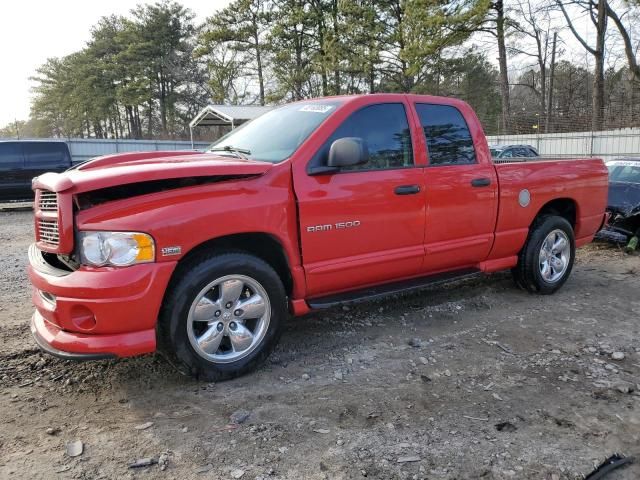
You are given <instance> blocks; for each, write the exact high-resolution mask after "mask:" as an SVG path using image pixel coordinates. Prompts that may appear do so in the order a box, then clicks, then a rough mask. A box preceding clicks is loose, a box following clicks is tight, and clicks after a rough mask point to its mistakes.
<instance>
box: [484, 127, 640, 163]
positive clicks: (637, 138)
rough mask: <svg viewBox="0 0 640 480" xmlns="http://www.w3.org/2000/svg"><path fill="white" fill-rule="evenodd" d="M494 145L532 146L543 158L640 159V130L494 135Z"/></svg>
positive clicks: (491, 139)
mask: <svg viewBox="0 0 640 480" xmlns="http://www.w3.org/2000/svg"><path fill="white" fill-rule="evenodd" d="M487 140H488V141H489V144H490V145H518V144H524V145H531V146H533V147H535V148H536V149H537V150H538V153H540V155H543V156H552V157H600V158H603V159H604V160H612V159H614V158H618V157H640V128H624V129H620V130H608V131H604V132H574V133H542V134H535V133H534V134H527V135H491V136H488V137H487Z"/></svg>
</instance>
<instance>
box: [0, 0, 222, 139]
mask: <svg viewBox="0 0 640 480" xmlns="http://www.w3.org/2000/svg"><path fill="white" fill-rule="evenodd" d="M229 1H230V0H181V1H180V3H181V4H182V5H184V6H186V7H188V8H190V9H191V10H192V11H193V12H194V13H195V14H196V20H197V21H203V20H204V19H205V18H207V17H208V16H210V15H211V14H212V13H213V12H214V11H215V10H217V9H220V8H224V7H225V6H226V5H227V4H228V3H229ZM136 3H154V2H151V1H150V2H147V1H141V2H135V1H132V0H106V1H105V0H99V1H97V0H84V1H82V0H58V1H53V0H8V1H3V2H2V13H1V14H0V65H2V69H0V127H2V126H4V125H6V124H8V123H10V122H13V121H14V120H15V119H18V120H26V119H27V117H28V116H29V108H30V105H31V92H30V90H31V87H32V86H33V82H31V81H30V80H29V77H31V76H33V75H34V74H35V73H36V69H37V68H38V67H39V66H40V65H42V64H43V63H44V62H45V61H46V60H47V58H49V57H62V56H65V55H68V54H70V53H73V52H75V51H77V50H80V49H81V48H82V47H83V46H84V44H85V42H86V41H87V40H89V32H90V30H91V27H92V26H93V25H95V24H96V23H97V22H98V20H99V19H100V17H103V16H106V15H112V14H119V15H125V14H127V13H128V12H129V11H130V10H131V8H133V7H134V6H135V5H136Z"/></svg>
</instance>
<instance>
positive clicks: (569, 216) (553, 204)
mask: <svg viewBox="0 0 640 480" xmlns="http://www.w3.org/2000/svg"><path fill="white" fill-rule="evenodd" d="M545 215H558V216H560V217H562V218H564V219H565V220H567V221H568V222H569V223H570V224H571V228H573V230H574V231H575V230H576V226H577V221H578V218H579V217H578V204H577V202H576V201H575V200H574V199H573V198H569V197H563V198H555V199H553V200H550V201H548V202H547V203H545V204H544V205H542V207H540V209H539V210H538V213H536V215H535V216H534V217H533V220H532V221H531V224H530V225H529V228H531V227H532V226H533V224H534V223H535V221H536V220H538V219H539V218H541V217H543V216H545Z"/></svg>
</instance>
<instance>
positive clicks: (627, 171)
mask: <svg viewBox="0 0 640 480" xmlns="http://www.w3.org/2000/svg"><path fill="white" fill-rule="evenodd" d="M607 168H608V169H609V180H610V181H612V182H628V183H640V162H611V163H608V164H607Z"/></svg>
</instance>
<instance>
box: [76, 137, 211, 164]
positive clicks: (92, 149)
mask: <svg viewBox="0 0 640 480" xmlns="http://www.w3.org/2000/svg"><path fill="white" fill-rule="evenodd" d="M66 142H67V145H69V150H71V161H72V162H73V163H78V162H83V161H85V160H88V159H90V158H93V157H98V156H101V155H109V154H112V153H122V152H148V151H156V150H191V149H192V147H191V142H183V141H174V140H115V139H113V140H112V139H108V140H107V139H92V138H71V139H67V140H66ZM208 145H210V144H209V143H208V142H194V144H193V147H194V148H196V149H202V148H206V147H207V146H208Z"/></svg>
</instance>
